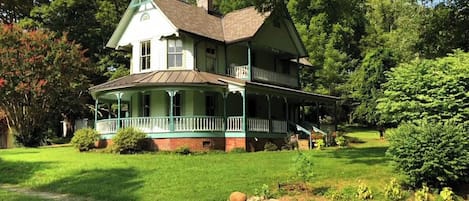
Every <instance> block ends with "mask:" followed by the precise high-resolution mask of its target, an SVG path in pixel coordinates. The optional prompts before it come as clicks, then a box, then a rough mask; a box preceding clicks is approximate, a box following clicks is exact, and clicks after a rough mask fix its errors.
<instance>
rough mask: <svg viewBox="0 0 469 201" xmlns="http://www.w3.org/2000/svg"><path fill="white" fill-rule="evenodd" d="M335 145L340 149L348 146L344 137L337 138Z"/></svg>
mask: <svg viewBox="0 0 469 201" xmlns="http://www.w3.org/2000/svg"><path fill="white" fill-rule="evenodd" d="M335 143H336V144H337V145H339V147H344V146H347V143H348V142H347V139H346V138H345V137H344V136H342V135H341V136H339V137H336V138H335Z"/></svg>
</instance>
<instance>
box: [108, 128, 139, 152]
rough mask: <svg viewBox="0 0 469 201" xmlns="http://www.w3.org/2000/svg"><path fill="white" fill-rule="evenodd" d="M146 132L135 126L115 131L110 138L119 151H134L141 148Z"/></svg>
mask: <svg viewBox="0 0 469 201" xmlns="http://www.w3.org/2000/svg"><path fill="white" fill-rule="evenodd" d="M145 138H146V134H145V133H143V132H142V131H140V130H138V129H135V128H124V129H120V130H119V131H117V134H116V136H114V138H113V139H112V141H113V142H114V144H115V146H116V149H117V150H119V153H135V152H138V151H142V150H143V145H144V142H145Z"/></svg>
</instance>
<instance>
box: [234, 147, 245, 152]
mask: <svg viewBox="0 0 469 201" xmlns="http://www.w3.org/2000/svg"><path fill="white" fill-rule="evenodd" d="M230 153H246V150H245V149H244V148H242V147H235V148H233V149H231V150H230Z"/></svg>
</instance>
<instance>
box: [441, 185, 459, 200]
mask: <svg viewBox="0 0 469 201" xmlns="http://www.w3.org/2000/svg"><path fill="white" fill-rule="evenodd" d="M438 200H441V201H456V196H455V195H454V192H453V190H452V189H451V188H450V187H444V188H443V190H441V192H440V197H439V198H438Z"/></svg>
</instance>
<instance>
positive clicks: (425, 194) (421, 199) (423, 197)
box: [414, 185, 430, 201]
mask: <svg viewBox="0 0 469 201" xmlns="http://www.w3.org/2000/svg"><path fill="white" fill-rule="evenodd" d="M414 197H415V201H429V200H430V189H429V188H428V187H427V186H426V185H423V187H422V189H420V190H417V191H415V193H414Z"/></svg>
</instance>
